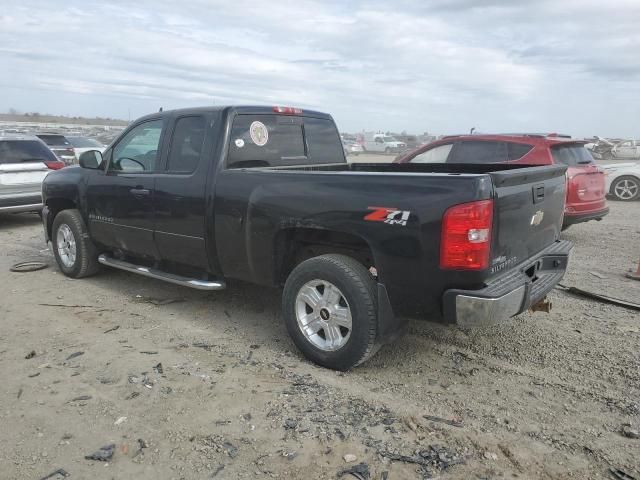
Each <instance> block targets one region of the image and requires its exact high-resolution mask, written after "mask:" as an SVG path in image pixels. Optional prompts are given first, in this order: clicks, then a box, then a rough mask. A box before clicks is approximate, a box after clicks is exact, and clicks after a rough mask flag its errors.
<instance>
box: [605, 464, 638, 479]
mask: <svg viewBox="0 0 640 480" xmlns="http://www.w3.org/2000/svg"><path fill="white" fill-rule="evenodd" d="M609 473H611V475H613V477H614V478H616V479H618V480H636V478H635V477H632V476H631V475H629V474H628V473H627V472H625V471H624V470H620V469H619V468H613V467H611V468H610V469H609Z"/></svg>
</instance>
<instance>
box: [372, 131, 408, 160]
mask: <svg viewBox="0 0 640 480" xmlns="http://www.w3.org/2000/svg"><path fill="white" fill-rule="evenodd" d="M406 146H407V144H406V143H404V142H399V141H398V140H396V139H395V138H394V137H392V136H390V135H385V134H384V133H365V134H364V149H365V150H366V151H367V152H379V153H386V154H387V155H388V154H390V153H398V152H400V151H402V150H404V149H405V148H406Z"/></svg>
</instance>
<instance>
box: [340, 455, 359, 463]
mask: <svg viewBox="0 0 640 480" xmlns="http://www.w3.org/2000/svg"><path fill="white" fill-rule="evenodd" d="M342 459H343V460H344V461H345V462H347V463H353V462H355V461H356V460H358V457H356V456H355V455H354V454H353V453H347V454H345V455H344V456H343V457H342Z"/></svg>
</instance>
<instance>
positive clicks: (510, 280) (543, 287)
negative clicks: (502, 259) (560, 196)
mask: <svg viewBox="0 0 640 480" xmlns="http://www.w3.org/2000/svg"><path fill="white" fill-rule="evenodd" d="M572 247H573V245H572V244H571V242H568V241H565V240H563V241H557V242H555V243H553V244H552V245H550V246H549V247H547V248H546V249H544V250H543V251H542V252H540V253H538V254H537V255H535V256H534V257H532V258H530V259H529V260H527V262H525V263H524V264H522V265H520V266H518V267H516V268H514V269H513V270H511V271H509V272H507V273H505V274H504V275H501V276H500V277H499V278H497V279H493V280H492V281H491V282H490V283H488V284H487V285H486V287H485V288H482V289H479V290H447V291H446V292H445V293H444V296H443V313H444V317H445V319H447V321H449V322H451V323H456V324H458V325H460V326H461V327H478V326H486V325H492V324H495V323H500V322H503V321H505V320H507V319H509V318H511V317H513V316H514V315H518V314H519V313H522V312H524V311H525V310H527V309H529V308H531V306H532V305H535V304H536V303H538V302H539V301H540V300H542V299H543V298H544V297H545V296H546V295H547V293H549V292H550V291H551V290H552V289H553V287H555V286H556V284H557V283H558V282H559V281H560V280H561V279H562V277H563V276H564V273H565V271H566V269H567V265H568V262H569V253H570V251H571V248H572Z"/></svg>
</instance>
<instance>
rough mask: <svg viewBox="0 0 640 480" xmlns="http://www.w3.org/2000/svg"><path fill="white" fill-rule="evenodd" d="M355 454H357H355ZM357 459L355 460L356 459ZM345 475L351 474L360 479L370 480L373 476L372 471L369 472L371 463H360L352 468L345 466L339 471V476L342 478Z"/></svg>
mask: <svg viewBox="0 0 640 480" xmlns="http://www.w3.org/2000/svg"><path fill="white" fill-rule="evenodd" d="M354 456H355V455H354ZM354 461H355V460H354ZM345 475H349V476H351V477H353V478H357V479H358V480H369V479H370V478H371V472H369V465H367V464H366V463H359V464H357V465H354V466H353V467H351V468H345V469H344V470H340V471H339V472H338V478H342V477H344V476H345Z"/></svg>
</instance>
